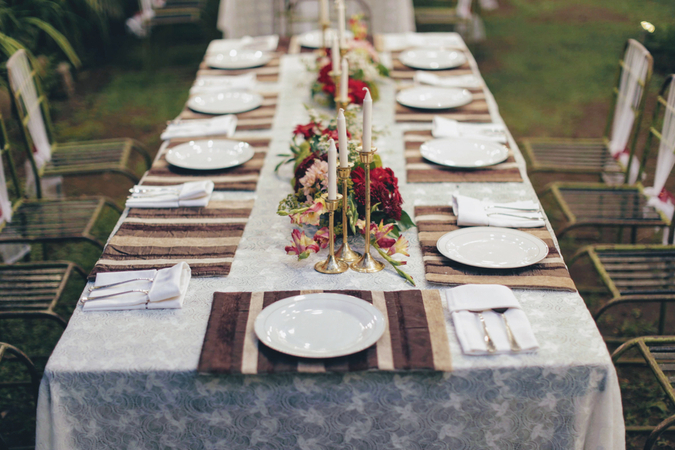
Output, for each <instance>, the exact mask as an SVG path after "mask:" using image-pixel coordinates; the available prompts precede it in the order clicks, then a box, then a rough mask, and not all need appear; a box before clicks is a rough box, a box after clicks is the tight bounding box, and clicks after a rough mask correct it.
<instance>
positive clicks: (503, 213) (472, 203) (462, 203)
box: [452, 194, 546, 228]
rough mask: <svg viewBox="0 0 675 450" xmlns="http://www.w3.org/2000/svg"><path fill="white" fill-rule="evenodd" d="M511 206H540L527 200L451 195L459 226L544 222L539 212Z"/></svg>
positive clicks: (539, 224)
mask: <svg viewBox="0 0 675 450" xmlns="http://www.w3.org/2000/svg"><path fill="white" fill-rule="evenodd" d="M511 208H521V209H535V208H540V206H539V204H538V203H535V202H533V201H529V200H525V201H519V202H511V203H495V202H488V201H482V200H478V199H476V198H472V197H467V196H465V195H459V194H454V195H453V196H452V210H453V212H454V213H455V216H457V225H459V226H461V227H466V226H469V227H471V226H490V227H507V228H536V227H543V226H544V225H545V224H546V223H545V222H544V219H543V218H542V215H541V212H537V211H519V210H516V209H511Z"/></svg>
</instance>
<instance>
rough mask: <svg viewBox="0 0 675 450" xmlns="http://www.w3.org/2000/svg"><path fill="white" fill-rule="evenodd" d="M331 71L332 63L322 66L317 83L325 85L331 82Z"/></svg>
mask: <svg viewBox="0 0 675 450" xmlns="http://www.w3.org/2000/svg"><path fill="white" fill-rule="evenodd" d="M331 70H333V63H332V62H329V63H328V64H326V65H325V66H323V67H322V68H321V70H319V78H318V81H319V83H322V84H326V83H329V82H330V83H332V82H333V79H332V78H331V77H330V75H329V74H330V72H331Z"/></svg>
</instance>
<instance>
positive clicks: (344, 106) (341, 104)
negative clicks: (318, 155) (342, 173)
mask: <svg viewBox="0 0 675 450" xmlns="http://www.w3.org/2000/svg"><path fill="white" fill-rule="evenodd" d="M338 87H339V86H338ZM334 100H335V109H336V110H338V111H339V110H340V109H344V110H345V111H346V110H347V105H349V98H347V100H346V101H342V100H340V97H339V95H338V96H337V97H335V99H334ZM338 170H340V169H338Z"/></svg>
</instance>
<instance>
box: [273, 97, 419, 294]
mask: <svg viewBox="0 0 675 450" xmlns="http://www.w3.org/2000/svg"><path fill="white" fill-rule="evenodd" d="M357 110H358V108H357V107H355V106H352V105H350V106H349V107H348V108H347V111H345V119H346V122H347V139H348V145H349V160H350V162H352V163H354V167H353V169H352V171H351V181H350V182H349V188H348V194H347V203H348V210H347V222H348V223H347V224H343V223H342V214H341V213H340V214H336V215H335V219H336V223H335V235H336V236H339V235H341V234H342V227H343V226H345V225H346V226H348V227H349V231H351V233H352V234H357V233H360V234H365V226H366V224H365V221H364V218H365V170H364V167H363V164H362V163H361V162H360V161H359V159H358V155H357V146H358V144H359V142H360V139H361V133H362V129H361V123H360V121H358V120H357V114H356V111H357ZM308 112H309V116H310V121H309V122H308V123H306V124H304V125H298V126H297V127H296V128H295V130H294V132H293V139H292V140H291V146H290V148H291V152H292V154H289V155H279V156H287V157H288V158H287V159H285V160H283V161H282V162H281V163H279V165H278V166H277V169H278V168H279V167H280V166H281V165H282V164H285V163H293V164H294V167H293V168H294V177H293V179H292V180H291V184H292V185H293V193H292V194H289V195H288V196H287V197H286V198H285V199H283V200H282V201H281V202H280V203H279V208H278V210H277V214H279V215H280V216H288V217H289V218H290V220H291V223H292V224H294V225H297V226H298V228H302V229H305V230H309V229H313V230H314V234H313V236H311V235H308V234H306V233H305V231H301V230H300V229H294V230H293V232H292V235H291V238H292V243H291V245H289V246H287V247H286V252H287V253H288V254H290V255H297V256H298V259H305V258H307V257H308V256H309V255H310V254H312V253H317V252H318V251H319V250H320V249H322V248H326V247H327V246H328V239H329V237H328V235H329V233H328V228H327V223H328V214H327V210H326V203H325V200H324V198H323V197H322V195H323V194H325V193H326V191H327V175H326V174H327V171H328V163H327V151H328V146H329V143H328V140H329V139H331V138H332V139H334V140H335V141H336V143H337V141H338V136H337V134H338V132H337V121H336V119H330V120H329V119H327V118H324V117H321V116H320V115H319V114H318V113H316V112H315V111H314V110H311V109H308ZM370 178H371V204H372V207H371V221H372V222H371V224H370V229H371V245H372V246H373V247H374V248H375V249H377V251H378V253H379V254H380V255H381V256H382V257H383V258H384V259H385V260H386V261H388V262H389V263H390V264H391V265H392V266H393V267H394V269H395V270H396V272H398V274H399V275H401V276H402V277H404V278H405V279H406V280H408V281H409V282H410V283H412V284H413V285H414V282H413V279H412V278H411V277H410V276H409V275H408V274H406V273H405V272H403V271H402V270H401V268H400V266H403V265H405V264H406V262H405V261H403V260H401V259H400V258H401V256H410V255H409V254H408V241H407V239H406V238H405V236H403V235H402V234H401V232H402V231H405V230H406V229H408V228H410V227H411V226H414V223H413V221H412V220H411V218H410V216H408V214H407V213H406V212H405V211H403V209H402V208H401V205H402V203H403V199H402V198H401V194H400V192H399V189H398V179H397V178H396V176H395V175H394V172H393V171H392V170H391V169H390V168H386V167H382V161H381V159H380V158H379V156H378V155H375V158H374V161H373V164H372V165H371V171H370ZM340 208H341V207H340ZM338 211H341V209H338ZM307 233H310V232H309V231H307Z"/></svg>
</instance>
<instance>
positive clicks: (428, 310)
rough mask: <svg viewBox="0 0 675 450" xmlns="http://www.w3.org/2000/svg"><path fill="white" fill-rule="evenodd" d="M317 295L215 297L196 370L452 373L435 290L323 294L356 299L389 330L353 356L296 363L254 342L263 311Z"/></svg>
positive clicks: (235, 294)
mask: <svg viewBox="0 0 675 450" xmlns="http://www.w3.org/2000/svg"><path fill="white" fill-rule="evenodd" d="M316 292H322V291H283V292H230V293H225V292H216V293H215V294H214V296H213V305H212V307H211V316H210V317H209V323H208V325H207V328H206V335H205V336H204V344H203V346H202V352H201V355H200V357H199V367H198V371H199V372H200V373H221V374H230V373H237V374H238V373H243V374H257V373H281V372H305V373H319V372H353V371H363V370H386V371H404V370H435V371H444V372H449V371H451V370H452V364H451V357H450V347H449V344H448V336H447V333H446V331H445V319H444V314H443V307H442V304H441V296H440V293H439V292H438V291H435V290H426V291H419V290H410V291H398V292H383V291H325V292H335V293H338V294H346V295H352V296H354V297H358V298H361V299H363V300H365V301H367V302H369V303H372V304H373V305H374V306H375V307H376V308H377V309H379V310H380V311H381V312H382V314H383V315H384V316H385V317H386V318H387V322H388V325H387V328H386V330H385V332H384V335H383V336H382V337H381V338H380V340H379V341H377V343H376V344H375V345H373V346H372V347H369V348H367V349H366V350H363V351H361V352H358V353H355V354H353V355H349V356H343V357H339V358H327V359H306V358H298V357H295V356H290V355H286V354H284V353H280V352H277V351H276V350H272V349H271V348H269V347H267V346H265V345H264V344H262V343H260V342H259V341H258V338H257V337H256V335H255V332H254V329H253V326H254V323H255V319H256V317H257V316H258V314H259V313H260V311H262V309H263V308H265V307H266V306H268V305H271V304H272V303H274V302H276V301H278V300H281V299H284V298H287V297H292V296H294V295H299V294H302V293H316Z"/></svg>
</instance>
